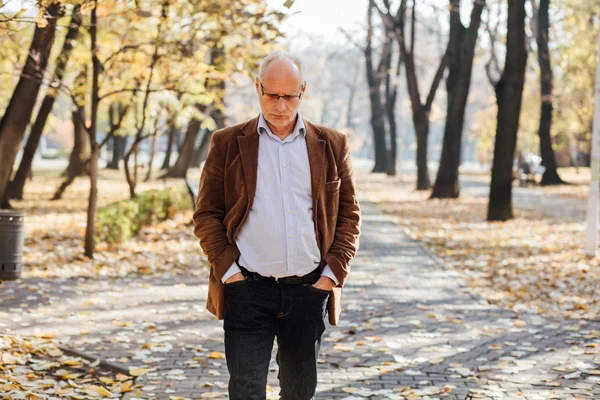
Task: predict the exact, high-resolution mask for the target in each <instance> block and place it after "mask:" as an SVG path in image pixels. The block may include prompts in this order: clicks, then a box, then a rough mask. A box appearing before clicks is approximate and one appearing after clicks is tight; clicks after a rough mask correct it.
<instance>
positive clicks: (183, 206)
mask: <svg viewBox="0 0 600 400" xmlns="http://www.w3.org/2000/svg"><path fill="white" fill-rule="evenodd" d="M189 207H190V199H189V195H188V193H187V192H185V191H183V190H181V191H177V190H173V189H167V190H150V191H147V192H144V193H141V194H139V195H138V196H137V197H136V198H135V199H128V200H121V201H117V202H114V203H111V204H109V205H107V206H105V207H101V208H99V209H98V212H97V214H96V239H97V240H98V241H102V242H107V243H121V242H124V241H125V240H127V239H129V238H131V237H133V236H136V235H138V234H139V233H140V231H141V229H142V227H143V226H146V225H153V224H156V223H158V222H161V221H164V220H166V219H170V218H173V216H174V215H175V212H176V211H181V210H187V209H189Z"/></svg>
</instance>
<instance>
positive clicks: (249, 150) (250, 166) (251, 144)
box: [237, 117, 258, 209]
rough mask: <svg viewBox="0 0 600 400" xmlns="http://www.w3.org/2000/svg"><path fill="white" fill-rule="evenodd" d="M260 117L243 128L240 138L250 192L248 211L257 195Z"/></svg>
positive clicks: (245, 176) (245, 175) (239, 144)
mask: <svg viewBox="0 0 600 400" xmlns="http://www.w3.org/2000/svg"><path fill="white" fill-rule="evenodd" d="M257 127H258V117H256V118H254V119H252V120H250V121H248V123H246V124H245V125H244V126H243V127H242V133H243V135H242V136H238V138H237V140H238V146H239V148H240V157H242V168H243V169H244V180H245V183H246V190H247V191H248V209H249V208H250V207H251V206H252V202H253V201H254V194H255V193H256V174H257V172H258V131H257Z"/></svg>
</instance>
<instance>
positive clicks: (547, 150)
mask: <svg viewBox="0 0 600 400" xmlns="http://www.w3.org/2000/svg"><path fill="white" fill-rule="evenodd" d="M549 7H550V0H540V7H539V9H538V10H537V11H538V12H537V24H536V25H537V48H538V61H539V63H540V84H541V91H542V104H541V112H540V127H539V130H538V134H539V136H540V154H541V155H542V165H543V166H544V167H545V168H546V169H545V171H544V174H543V175H542V181H541V182H540V184H541V185H560V184H564V183H565V182H564V181H563V180H562V179H561V178H560V176H559V175H558V170H557V166H556V157H555V155H554V150H553V149H552V138H551V136H550V128H551V126H552V110H553V108H554V107H553V102H554V99H553V98H552V96H553V95H552V86H553V83H552V81H553V76H552V66H551V64H550V51H549V49H548V40H549V30H550V17H549V13H548V9H549Z"/></svg>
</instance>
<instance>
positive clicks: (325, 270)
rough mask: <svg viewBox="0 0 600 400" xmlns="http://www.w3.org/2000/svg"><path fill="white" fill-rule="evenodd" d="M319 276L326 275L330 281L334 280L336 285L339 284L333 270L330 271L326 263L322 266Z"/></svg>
mask: <svg viewBox="0 0 600 400" xmlns="http://www.w3.org/2000/svg"><path fill="white" fill-rule="evenodd" d="M321 276H326V277H328V278H330V279H331V280H332V281H334V282H335V285H336V286H337V285H339V284H340V283H339V282H338V280H337V278H336V277H335V275H334V274H333V271H331V268H330V267H329V265H328V264H325V267H324V268H323V272H321Z"/></svg>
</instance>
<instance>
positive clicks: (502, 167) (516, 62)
mask: <svg viewBox="0 0 600 400" xmlns="http://www.w3.org/2000/svg"><path fill="white" fill-rule="evenodd" d="M526 65H527V48H526V45H525V0H508V17H507V37H506V58H505V63H504V70H503V71H502V75H501V77H500V80H498V81H497V82H495V84H494V91H495V93H496V103H497V105H498V116H497V119H496V121H497V122H496V139H495V144H494V161H493V164H492V180H491V183H490V194H489V204H488V215H487V219H488V221H506V220H508V219H511V218H513V210H512V181H513V172H512V171H513V159H514V154H515V146H516V143H517V132H518V130H519V116H520V112H521V100H522V97H523V86H524V84H525V67H526Z"/></svg>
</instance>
